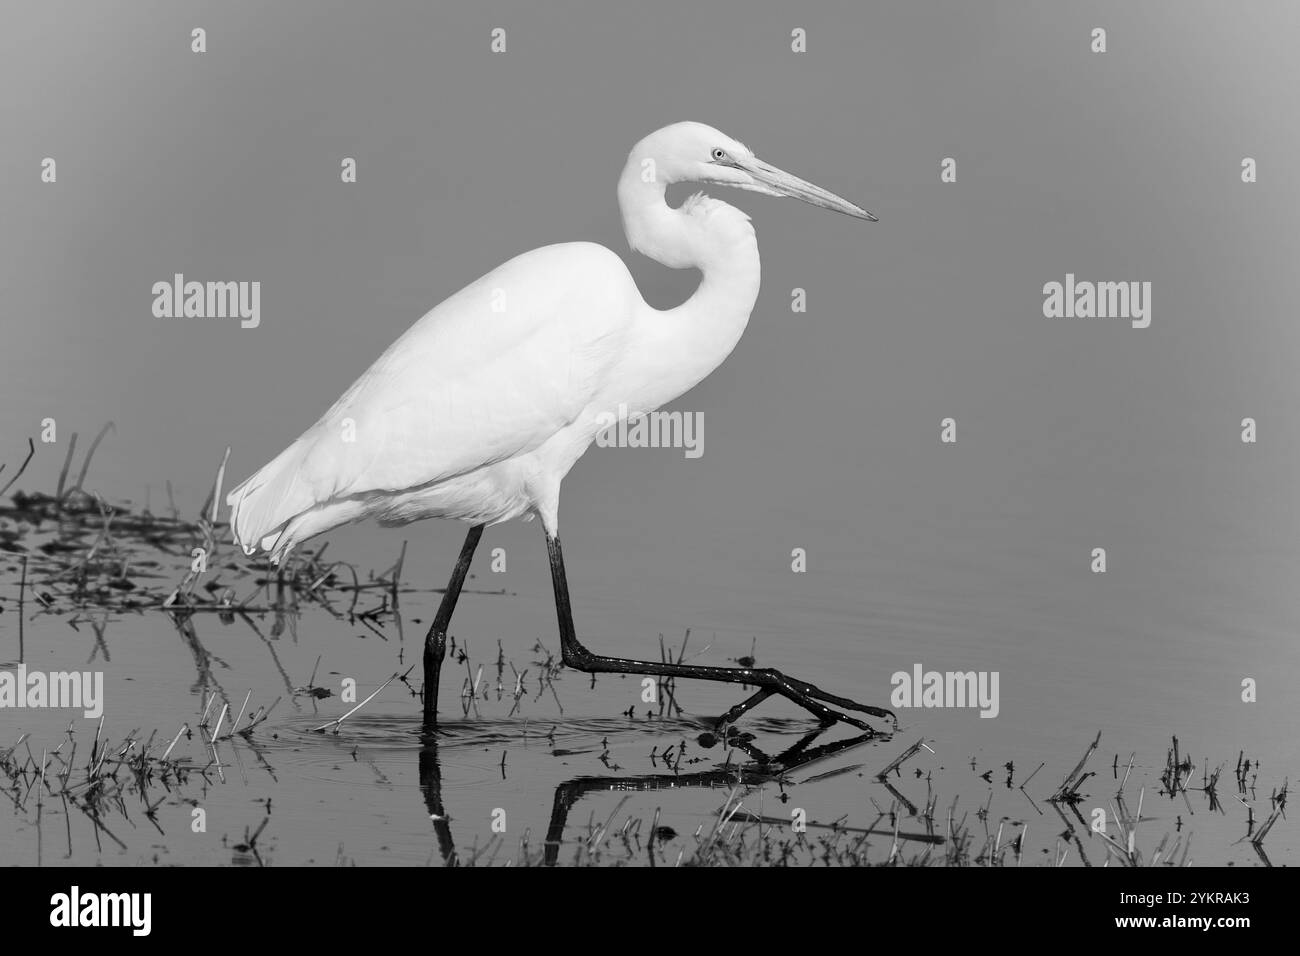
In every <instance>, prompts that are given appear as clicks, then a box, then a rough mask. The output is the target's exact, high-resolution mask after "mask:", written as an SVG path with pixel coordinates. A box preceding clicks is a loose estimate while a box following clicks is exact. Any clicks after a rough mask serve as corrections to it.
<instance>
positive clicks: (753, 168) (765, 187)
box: [735, 157, 880, 222]
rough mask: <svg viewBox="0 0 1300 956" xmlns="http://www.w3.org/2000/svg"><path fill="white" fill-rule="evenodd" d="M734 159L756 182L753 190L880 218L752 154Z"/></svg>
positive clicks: (847, 214) (835, 209)
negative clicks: (753, 156) (751, 156)
mask: <svg viewBox="0 0 1300 956" xmlns="http://www.w3.org/2000/svg"><path fill="white" fill-rule="evenodd" d="M735 163H736V165H737V166H738V167H740V168H741V169H743V170H744V171H745V172H747V173H749V175H750V176H752V177H753V179H754V182H755V184H756V185H755V187H754V188H755V190H756V191H757V192H766V193H769V194H770V195H773V196H789V197H791V198H792V199H798V200H801V201H802V202H806V203H808V204H809V205H811V206H819V207H821V208H822V209H830V210H832V211H833V212H842V213H844V215H846V216H852V217H853V218H854V219H866V220H867V221H869V222H879V221H880V220H879V219H877V218H876V217H875V216H873V215H871V213H869V212H867V211H866V210H865V209H863V208H862V207H861V206H859V205H857V204H856V203H851V202H849V201H848V200H847V199H844V198H843V197H841V196H837V195H835V194H834V193H833V192H831V191H830V190H829V189H822V188H821V187H820V186H816V185H813V184H812V183H810V182H808V181H807V180H803V179H800V178H799V177H798V176H795V175H793V174H791V173H787V172H786V171H785V170H784V169H777V168H776V167H775V166H773V165H771V164H770V163H765V162H763V161H762V160H761V159H758V158H756V157H755V158H748V157H747V158H745V159H738V160H736V161H735Z"/></svg>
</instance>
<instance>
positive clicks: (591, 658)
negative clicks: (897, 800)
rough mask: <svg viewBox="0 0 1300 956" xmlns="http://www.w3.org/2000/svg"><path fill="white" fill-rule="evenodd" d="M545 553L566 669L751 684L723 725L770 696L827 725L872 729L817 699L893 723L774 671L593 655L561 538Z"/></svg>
mask: <svg viewBox="0 0 1300 956" xmlns="http://www.w3.org/2000/svg"><path fill="white" fill-rule="evenodd" d="M546 549H547V551H548V552H549V553H550V556H551V583H552V584H553V585H554V587H555V612H556V615H557V617H558V618H559V622H560V653H561V657H562V659H563V661H564V664H565V666H566V667H572V668H575V669H577V670H580V671H587V672H588V673H592V674H602V673H604V674H652V675H655V676H659V677H687V678H695V679H696V680H710V681H722V682H725V683H729V684H752V685H754V686H755V687H757V688H758V692H757V693H755V694H754V695H753V696H751V697H750V698H748V699H747V700H745V701H743V702H742V703H740V704H737V705H736V706H735V707H733V708H731V710H730V711H728V712H727V714H726V715H725V716H724V717H723V718H722V721H730V720H734V719H736V718H737V717H739V716H740V715H741V714H743V713H745V712H746V711H748V710H749V709H750V708H752V707H754V706H756V705H757V704H759V703H761V702H762V701H764V700H766V699H767V698H768V697H770V696H771V695H772V694H780V695H781V696H782V697H787V698H789V699H790V700H792V701H794V702H795V703H796V704H798V705H799V706H800V707H802V708H803V709H804V710H806V711H808V712H809V713H811V714H813V715H814V716H816V717H817V718H818V719H819V720H820V721H821V722H822V723H823V724H833V723H835V722H836V721H837V720H842V721H844V722H846V723H849V724H852V725H853V726H855V727H859V728H861V729H862V730H866V731H868V732H870V731H872V728H871V727H870V726H869V725H868V724H866V723H864V722H863V721H861V720H858V719H857V718H856V717H850V716H848V715H847V714H841V713H839V712H838V711H834V710H831V709H830V708H829V707H827V706H825V705H824V704H821V703H818V701H828V702H830V703H833V704H835V705H837V706H839V707H844V708H846V709H848V710H857V711H861V712H862V713H864V714H871V715H872V716H873V717H881V718H888V719H890V720H894V719H895V718H894V715H893V713H892V712H891V711H888V710H885V709H883V708H881V707H869V706H867V705H865V704H858V703H856V702H854V701H851V700H848V699H847V698H844V697H836V696H834V695H832V694H827V693H826V692H825V691H822V690H820V689H818V688H816V687H814V686H813V685H812V684H806V683H804V682H803V681H799V680H795V679H793V678H791V677H786V676H785V675H784V674H782V673H781V672H780V671H776V670H773V669H771V668H770V667H760V668H755V667H703V666H699V665H695V664H673V663H668V662H666V661H633V660H628V659H626V658H622V657H601V656H598V655H596V654H593V653H592V652H591V651H589V650H587V648H585V647H583V646H582V644H581V643H580V642H579V641H578V636H577V634H576V633H575V631H574V628H573V608H572V607H571V605H570V604H569V582H568V579H567V578H566V577H565V574H564V554H563V552H562V551H561V550H560V539H559V538H552V537H551V536H550V534H549V533H548V534H547V535H546ZM720 722H721V721H720Z"/></svg>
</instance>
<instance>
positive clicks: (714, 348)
mask: <svg viewBox="0 0 1300 956" xmlns="http://www.w3.org/2000/svg"><path fill="white" fill-rule="evenodd" d="M650 179H651V181H649V182H646V181H645V177H644V176H643V175H642V168H641V166H640V164H639V163H638V162H637V161H635V160H634V159H629V161H628V165H627V168H626V169H624V171H623V176H622V178H620V180H619V184H618V202H619V207H620V209H621V210H622V213H623V229H624V231H625V232H626V234H627V241H628V244H629V245H630V246H631V247H632V248H633V249H635V250H636V251H637V252H640V253H642V254H643V255H646V256H649V257H650V258H651V259H654V260H655V261H656V262H659V263H662V264H663V265H666V266H668V267H670V268H673V269H686V268H696V269H699V270H700V272H701V273H702V274H703V278H702V279H701V281H700V285H699V287H698V288H697V289H696V290H695V293H694V294H693V295H692V296H691V297H690V298H689V299H687V300H686V302H684V303H682V304H681V305H680V306H678V307H677V308H675V309H669V310H667V311H665V312H655V313H654V321H653V325H654V326H655V327H656V328H655V329H654V330H653V331H652V333H651V334H652V335H653V339H654V345H655V347H656V353H657V355H656V357H657V359H658V362H659V363H661V364H663V365H664V366H665V368H666V367H667V366H669V365H671V366H672V367H673V368H674V369H675V372H676V374H675V375H674V376H673V378H674V379H675V380H679V381H681V382H682V383H683V384H685V387H683V388H680V390H679V391H678V392H677V393H676V394H680V393H681V392H684V391H686V389H687V388H690V387H691V386H693V385H694V384H695V383H696V382H698V381H699V380H700V379H702V378H704V376H706V375H708V374H709V373H710V372H711V371H713V370H714V369H715V368H717V367H718V365H720V364H721V363H722V360H723V359H725V358H726V357H727V356H728V355H730V354H731V351H732V349H734V348H735V347H736V343H737V342H738V341H740V336H741V334H742V333H743V332H744V331H745V326H746V325H747V324H748V322H749V315H750V312H752V311H753V308H754V303H755V302H756V301H757V299H758V289H759V280H760V269H759V258H758V241H757V239H756V238H755V236H754V228H753V226H752V225H750V222H749V217H748V216H746V215H745V214H744V213H743V212H741V211H740V210H739V209H736V208H735V207H734V206H729V205H727V204H726V203H724V202H722V201H720V200H717V199H710V198H708V197H706V196H702V195H700V196H692V197H691V198H690V199H688V200H687V201H686V202H684V203H683V204H682V205H681V207H680V208H678V209H673V208H672V207H671V206H669V205H668V203H667V202H666V200H665V197H664V189H665V184H664V183H663V182H660V181H658V180H656V179H655V178H654V177H650ZM674 397H675V396H674Z"/></svg>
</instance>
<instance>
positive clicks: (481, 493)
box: [227, 123, 874, 562]
mask: <svg viewBox="0 0 1300 956" xmlns="http://www.w3.org/2000/svg"><path fill="white" fill-rule="evenodd" d="M679 181H694V182H707V183H719V184H724V185H730V186H736V187H739V188H742V189H749V190H752V191H756V192H761V193H766V194H770V195H786V196H794V197H796V198H799V199H802V200H804V201H805V202H810V203H813V204H815V205H819V206H824V207H826V208H831V209H835V210H837V211H840V212H844V213H846V214H848V215H852V216H855V217H858V218H867V219H870V218H874V217H872V216H870V214H869V213H866V212H865V211H864V210H862V209H860V208H859V207H857V206H855V205H853V204H852V203H849V202H847V201H846V200H843V199H840V198H839V197H838V196H835V195H833V194H831V193H828V192H826V191H825V190H822V189H820V188H819V187H816V186H813V185H811V184H809V183H806V182H804V181H802V180H799V179H797V178H796V177H793V176H791V175H789V174H788V173H784V172H782V171H781V170H778V169H776V168H775V167H772V166H769V165H767V164H766V163H763V162H761V161H759V160H757V159H756V158H755V157H754V155H753V153H752V152H751V151H749V150H748V149H747V148H746V147H744V146H743V145H742V144H740V143H739V142H737V141H736V140H734V139H731V138H730V137H728V136H726V135H724V134H723V133H720V132H719V131H717V130H715V129H713V128H711V127H708V126H704V125H702V124H699V123H678V124H675V125H673V126H669V127H665V128H664V129H662V130H659V131H658V132H656V133H653V134H651V135H650V136H648V137H646V138H645V139H644V140H642V141H641V142H640V143H638V144H637V145H636V147H634V148H633V150H632V153H631V154H630V156H629V157H628V162H627V166H626V167H625V169H624V172H623V175H622V177H621V179H620V180H619V187H618V195H619V204H620V206H621V209H622V213H623V222H624V228H625V230H626V233H627V237H628V241H629V243H630V244H631V246H632V247H633V248H634V249H637V250H638V251H640V252H642V253H644V254H646V255H648V256H650V257H651V258H653V259H655V260H657V261H659V262H661V263H663V264H664V265H667V266H671V267H673V268H685V267H695V268H698V269H700V270H701V272H702V273H703V279H702V281H701V283H700V286H699V288H698V289H697V291H696V292H695V294H694V295H692V296H691V298H690V299H689V300H688V301H687V302H686V303H684V304H683V305H681V306H679V307H677V308H675V309H669V310H665V311H659V310H656V309H652V308H651V307H650V306H648V305H647V304H646V303H645V301H644V300H643V299H642V297H641V295H640V293H639V292H638V291H637V288H636V284H635V282H634V281H633V279H632V277H631V275H630V273H629V272H628V270H627V267H626V266H625V265H624V264H623V261H622V260H621V259H620V258H619V257H618V256H617V255H616V254H615V253H613V252H611V251H610V250H608V249H606V248H604V247H603V246H599V245H595V244H592V243H565V244H562V245H553V246H545V247H543V248H541V249H535V250H533V251H531V252H526V253H524V254H523V255H520V256H518V257H516V258H514V259H511V260H510V261H509V262H506V263H505V264H503V265H501V266H499V267H498V268H496V269H494V270H493V271H492V272H489V273H488V274H487V275H485V276H483V277H482V278H481V279H479V280H478V281H476V282H474V283H472V284H471V285H469V286H467V287H465V288H464V289H462V290H461V291H460V292H457V293H456V294H455V295H453V296H452V297H451V298H449V299H447V300H446V301H444V302H443V303H441V304H440V305H438V306H437V307H435V308H434V309H433V310H432V311H430V312H429V313H428V314H426V315H425V316H424V317H423V318H421V319H420V320H419V321H418V322H416V323H415V324H414V325H413V326H412V327H411V328H410V329H409V330H408V331H407V332H406V333H405V334H404V335H402V336H401V337H400V338H399V339H398V340H397V341H396V342H394V343H393V344H392V346H390V347H389V348H388V350H387V351H386V352H384V354H383V355H382V356H380V358H379V359H378V361H376V362H375V363H374V364H373V365H372V366H371V367H370V368H369V369H367V370H366V372H365V373H364V374H363V375H362V376H361V377H360V378H359V379H358V380H357V381H356V382H355V383H354V384H353V385H352V386H351V387H350V388H349V389H348V390H347V391H346V392H345V393H344V394H343V396H342V397H341V398H340V399H339V400H338V401H337V402H335V403H334V405H333V406H332V407H331V408H330V409H329V411H327V412H326V413H325V414H324V415H323V416H322V417H321V419H320V420H319V421H318V422H317V423H316V424H315V425H313V426H312V427H311V428H309V429H308V430H307V431H306V432H304V433H303V434H302V435H301V436H300V437H299V438H298V439H297V440H296V441H295V442H294V443H293V444H292V445H290V446H289V447H288V448H286V449H285V450H284V451H283V452H281V453H280V454H279V455H278V456H277V457H276V458H275V459H274V460H272V461H271V462H270V463H269V464H267V465H265V466H264V467H263V468H261V469H260V470H259V471H258V472H257V473H256V474H254V475H253V476H252V477H251V478H249V479H248V480H247V481H245V482H244V483H243V484H241V485H239V486H238V487H237V488H235V489H234V490H233V491H232V492H231V493H230V495H229V496H228V497H227V502H228V504H229V505H230V507H231V516H230V524H231V528H232V531H233V533H234V537H235V540H236V541H237V542H239V543H240V544H241V545H242V546H243V547H244V549H245V550H246V551H248V552H249V553H252V552H254V551H256V550H258V549H259V548H260V549H261V550H264V551H268V552H270V555H271V559H272V560H273V561H277V562H278V561H280V560H282V559H283V558H284V557H285V556H286V555H287V554H289V552H290V551H291V550H292V549H293V548H294V547H295V546H297V545H298V544H301V543H302V542H303V541H306V540H307V539H309V538H311V537H313V536H315V535H318V534H321V533H322V532H325V531H328V530H330V529H331V528H335V527H338V526H339V525H342V524H345V523H347V522H350V521H357V520H361V519H364V518H375V519H377V520H378V521H380V522H381V523H383V524H404V523H406V522H409V521H415V520H418V519H421V518H427V517H447V518H458V519H461V520H465V521H469V522H472V523H474V524H494V523H497V522H501V521H505V520H508V519H510V518H514V517H519V516H527V517H531V515H532V514H538V515H540V516H541V518H542V521H543V523H544V524H545V526H546V529H547V532H548V534H550V535H552V536H553V535H555V534H556V533H557V526H558V519H557V512H558V507H559V491H560V482H561V481H562V479H563V478H564V476H565V475H566V474H567V473H568V471H569V469H570V468H571V467H572V466H573V464H574V462H576V461H577V460H578V458H579V457H580V456H581V455H582V454H583V452H584V451H586V449H587V448H588V446H590V444H591V443H592V442H593V440H594V439H595V437H596V434H597V432H598V430H599V427H600V426H598V424H597V423H598V422H601V425H605V424H607V423H608V420H609V419H608V418H605V419H604V420H603V421H602V414H612V415H618V414H619V410H620V408H621V409H623V410H625V413H626V414H627V415H629V416H635V415H638V414H642V413H645V412H648V411H651V410H653V409H654V408H657V407H658V406H660V405H662V404H663V403H665V402H668V401H671V400H672V399H674V398H676V397H677V396H679V395H681V394H682V393H683V392H685V391H687V390H688V389H689V388H691V387H692V386H694V385H695V384H696V383H697V382H699V381H700V380H701V379H702V378H704V377H705V376H706V375H708V374H709V372H711V371H712V370H713V369H714V368H716V367H717V366H718V365H719V364H720V363H721V362H722V361H723V359H725V358H726V357H727V355H728V354H730V352H731V351H732V349H733V348H734V347H735V345H736V342H737V341H738V340H739V338H740V335H741V333H742V332H743V331H744V329H745V325H746V323H747V322H748V320H749V314H750V311H751V310H752V308H753V305H754V302H755V299H756V298H757V295H758V287H759V259H758V247H757V243H756V241H755V238H754V230H753V227H752V226H751V225H750V222H749V218H748V217H747V216H746V215H745V214H744V213H742V212H740V211H739V210H737V209H735V208H733V207H731V206H729V205H727V204H726V203H723V202H720V201H718V200H714V199H709V198H707V197H703V196H697V197H692V199H691V200H688V201H687V202H686V203H684V204H683V205H682V206H681V207H680V208H678V209H673V208H670V207H669V206H668V205H667V203H666V202H665V200H664V189H665V187H666V186H667V185H668V184H670V183H673V182H679Z"/></svg>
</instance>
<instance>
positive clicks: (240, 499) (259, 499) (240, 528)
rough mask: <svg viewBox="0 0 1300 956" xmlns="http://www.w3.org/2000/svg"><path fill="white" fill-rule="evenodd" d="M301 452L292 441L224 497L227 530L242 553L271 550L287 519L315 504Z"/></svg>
mask: <svg viewBox="0 0 1300 956" xmlns="http://www.w3.org/2000/svg"><path fill="white" fill-rule="evenodd" d="M304 451H305V449H304V447H303V446H302V442H301V441H297V442H294V443H293V444H292V445H290V446H289V447H288V448H286V449H285V450H284V451H282V452H281V453H280V454H279V455H277V456H276V457H275V458H274V459H273V460H272V461H271V462H269V463H268V464H266V465H264V466H263V467H262V468H261V469H259V470H258V471H257V472H256V473H255V474H254V475H253V476H252V477H251V478H249V479H248V480H247V481H245V482H244V483H243V484H241V485H239V486H238V487H237V488H235V489H234V490H233V491H231V492H230V494H229V495H227V496H226V504H228V505H229V506H230V530H231V533H232V534H233V536H234V539H235V543H236V544H238V545H239V546H240V547H241V548H243V549H244V553H245V554H253V553H254V552H256V551H257V550H258V548H259V547H261V548H262V549H263V550H271V547H272V546H273V545H274V544H275V541H276V538H278V537H279V533H280V532H281V531H282V530H283V529H284V528H285V526H286V525H287V524H288V523H289V522H291V521H292V520H293V519H294V518H296V517H298V516H299V515H301V514H302V513H303V512H305V511H308V510H310V509H312V508H314V507H315V506H316V505H317V504H318V502H317V501H316V497H315V495H314V494H313V492H312V489H311V488H310V486H309V484H308V482H306V481H305V480H304V478H303V475H302V459H303V454H304Z"/></svg>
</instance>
